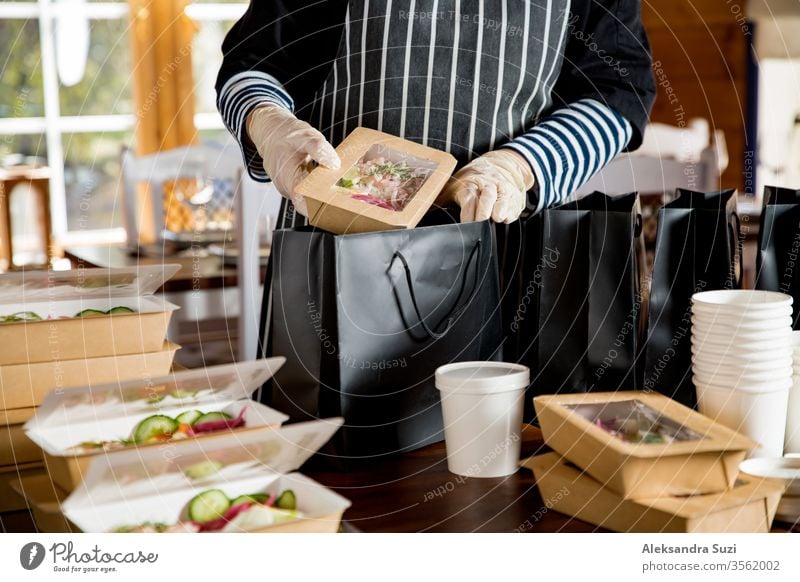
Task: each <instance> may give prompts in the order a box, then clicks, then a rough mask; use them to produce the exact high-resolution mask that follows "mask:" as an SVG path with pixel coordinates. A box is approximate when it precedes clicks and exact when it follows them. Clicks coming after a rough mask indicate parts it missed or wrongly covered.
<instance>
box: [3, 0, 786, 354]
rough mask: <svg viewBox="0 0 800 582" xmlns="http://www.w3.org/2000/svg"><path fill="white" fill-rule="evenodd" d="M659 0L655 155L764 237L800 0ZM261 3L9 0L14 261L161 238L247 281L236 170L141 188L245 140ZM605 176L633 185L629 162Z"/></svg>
mask: <svg viewBox="0 0 800 582" xmlns="http://www.w3.org/2000/svg"><path fill="white" fill-rule="evenodd" d="M641 6H642V14H643V19H644V22H645V25H646V28H647V30H648V33H649V36H650V41H651V45H652V52H653V59H654V67H653V72H654V75H655V77H656V81H657V83H658V89H659V93H658V99H657V101H656V104H655V109H654V111H653V115H652V121H653V126H652V128H653V129H652V131H651V130H648V135H647V137H646V140H645V147H644V148H643V150H642V151H641V152H639V153H638V155H639V156H645V157H648V156H649V157H650V158H652V159H655V160H658V164H659V167H661V168H662V169H663V166H664V163H665V162H664V161H665V160H674V161H675V162H676V163H677V164H678V165H676V166H675V168H676V169H675V170H672V171H673V173H680V172H683V173H684V174H687V173H692V172H695V171H696V172H698V173H699V175H702V177H703V179H702V181H700V182H699V184H698V189H703V188H705V189H710V188H712V187H716V188H721V187H732V188H737V189H738V191H739V193H740V196H741V200H742V205H743V211H742V212H743V213H744V214H745V215H748V213H749V214H750V215H752V216H753V219H752V220H753V222H751V223H750V225H749V228H748V229H747V231H746V234H747V236H748V238H749V239H751V240H752V239H753V238H754V236H755V233H756V232H757V225H755V221H756V220H757V218H756V217H757V214H758V209H759V205H760V201H759V197H760V192H761V190H762V188H763V185H764V184H775V185H785V186H792V187H795V188H796V187H800V131H799V128H800V91H798V87H800V3H798V2H797V1H796V0H769V2H767V0H750V1H749V2H748V1H745V0H670V1H669V2H663V1H659V2H656V1H654V0H645V1H644V2H642V3H641ZM246 8H247V3H246V2H241V1H239V2H237V1H234V0H231V1H217V2H210V1H206V0H106V1H97V0H13V1H0V55H2V57H0V58H2V65H0V73H1V78H0V170H3V171H7V172H11V173H10V174H6V179H7V183H6V186H5V187H4V188H3V189H2V192H3V197H2V200H0V202H2V203H1V204H0V210H3V216H4V217H7V218H3V219H2V220H0V230H2V231H3V232H5V234H4V235H3V236H2V237H0V251H2V254H0V269H13V268H21V267H24V266H26V265H27V266H32V265H45V264H50V265H54V266H56V267H57V268H69V266H73V267H74V266H75V264H76V263H80V264H84V265H88V266H126V265H130V264H136V263H134V262H132V261H133V259H132V258H131V257H142V256H145V255H147V254H148V253H149V254H151V255H152V254H153V248H155V249H156V252H157V253H160V255H161V257H160V258H161V259H162V260H164V257H165V256H166V255H170V256H169V258H170V259H174V258H176V257H178V258H181V257H182V259H183V260H191V261H194V263H192V265H194V266H192V265H190V266H189V267H187V269H188V271H190V272H188V273H187V275H186V276H187V277H188V280H189V281H190V283H186V287H187V288H186V289H182V290H181V292H186V291H187V289H188V290H192V289H193V290H195V291H197V290H198V289H203V290H205V289H210V290H214V289H216V288H217V287H220V286H223V284H224V286H225V287H226V290H227V288H228V287H230V288H233V289H235V288H236V287H237V286H239V287H241V285H239V279H238V277H241V276H243V274H242V270H241V269H242V268H243V267H242V265H240V264H239V262H238V261H237V260H236V252H243V251H242V249H240V248H239V247H236V246H235V245H234V242H235V238H236V237H235V231H236V228H235V226H234V225H235V223H236V220H235V215H236V208H235V206H236V202H235V198H236V193H237V192H238V191H239V183H238V182H236V180H235V178H234V179H231V178H230V176H229V177H227V178H224V179H223V178H219V177H218V176H214V175H211V174H213V172H212V171H211V169H210V164H211V162H208V161H206V162H203V161H202V160H200V161H197V160H194V161H192V160H191V156H190V150H180V151H182V152H183V153H182V154H181V157H180V158H179V159H178V162H179V163H180V165H181V166H182V168H184V170H185V168H186V167H188V166H191V165H192V164H194V165H195V166H196V167H195V168H194V169H191V171H189V172H188V174H189V175H188V183H187V182H186V179H187V176H186V175H185V174H187V172H186V171H184V172H183V175H181V176H178V175H175V176H174V177H173V178H174V179H173V180H171V181H169V183H161V184H160V189H161V191H160V192H157V193H155V194H154V189H153V184H150V185H149V186H148V185H147V184H145V185H142V184H136V182H137V177H136V171H135V170H136V166H135V161H136V160H139V159H149V158H147V156H153V155H159V154H162V153H165V152H170V151H173V150H175V148H181V147H189V148H199V147H201V146H207V147H209V148H217V149H211V150H203V151H213V152H230V151H235V149H236V146H235V145H233V144H232V140H231V138H230V136H229V135H228V134H227V132H226V131H225V129H224V127H223V124H222V120H221V118H220V116H219V115H218V113H217V112H216V108H215V92H214V81H215V77H216V73H217V70H218V67H219V64H220V61H221V52H220V46H221V43H222V40H223V38H224V36H225V34H226V32H227V31H228V30H229V29H230V27H231V26H232V24H233V23H234V22H235V21H236V19H237V18H238V17H239V16H240V15H241V14H243V12H244V11H245V10H246ZM232 147H233V150H231V148H232ZM192 151H193V150H192ZM198 151H200V150H198ZM126 155H127V156H128V157H127V158H126ZM216 157H217V158H218V159H222V153H220V154H219V155H218V156H216ZM126 159H127V160H128V162H127V165H126V162H125V160H126ZM153 163H155V162H153ZM170 163H173V162H170ZM153 167H154V166H150V167H149V168H150V170H149V171H150V172H151V173H152V171H153ZM139 169H140V170H141V167H140V168H139ZM20 172H22V174H20ZM36 172H38V173H36ZM663 173H664V175H663V176H661V175H660V174H659V182H658V184H661V185H663V187H649V188H644V190H653V192H643V193H645V194H652V195H653V196H654V198H652V204H651V207H652V208H656V207H657V206H658V204H660V203H661V202H662V201H663V200H664V197H665V196H669V194H670V192H671V191H672V190H673V189H674V185H675V184H673V182H675V183H676V184H678V185H680V184H681V183H682V182H681V180H677V179H676V180H671V179H670V178H669V176H668V175H667V172H666V171H665V170H664V172H663ZM20 175H23V176H27V178H24V179H22V180H21V181H20V179H19V176H20ZM642 175H643V174H642V173H640V176H642ZM126 176H127V187H126ZM34 178H35V179H37V180H38V182H37V183H38V184H40V185H43V186H46V189H47V196H46V197H42V196H40V195H37V193H36V192H35V190H36V188H34V187H33V185H34V182H32V181H31V180H34ZM181 180H183V182H182V181H181ZM602 185H603V187H604V189H605V190H606V191H609V192H613V191H615V190H616V189H619V190H620V191H628V189H629V188H628V184H626V183H625V182H624V180H623V181H620V182H618V183H617V184H615V183H614V181H613V176H611V177H609V176H606V179H605V180H604V181H603V182H602ZM251 186H252V185H251ZM615 186H616V188H615ZM259 192H261V193H262V194H261V195H260V196H261V198H262V199H263V200H261V199H260V201H259V212H258V213H257V214H262V215H263V216H264V220H263V221H262V222H259V224H257V225H250V226H247V227H242V228H244V232H250V231H252V232H254V233H255V234H251V236H250V238H255V239H257V241H256V244H257V245H258V248H261V249H262V250H264V249H267V250H268V244H269V232H268V231H269V228H270V224H272V225H274V220H273V222H272V223H270V218H269V217H270V216H271V215H274V212H275V204H277V195H276V194H275V192H274V191H272V190H266V189H264V187H261V190H260V191H259ZM6 222H7V224H5V223H6ZM652 228H653V229H654V226H653V227H652ZM651 230H652V229H651ZM43 231H44V234H46V235H47V236H44V235H43ZM240 238H241V237H240ZM240 242H241V241H240ZM166 243H169V244H170V245H171V246H166ZM148 245H150V247H148ZM153 245H155V247H154V246H153ZM214 245H216V247H215V246H214ZM219 245H222V246H223V247H224V249H223V251H222V252H220V251H219V248H218V247H219ZM226 245H227V246H226ZM187 247H191V248H190V249H188V251H187ZM209 247H211V248H210V249H209ZM254 248H255V247H254ZM93 249H94V250H93ZM97 249H101V250H100V251H98V250H97ZM234 251H235V252H234ZM187 252H188V254H187ZM251 252H252V249H251ZM266 252H267V251H266V250H264V252H263V253H260V254H259V258H260V259H263V256H262V255H265V254H266ZM181 253H182V255H181ZM220 254H222V255H227V258H226V257H224V256H223V257H222V258H220V256H219V255H220ZM187 257H188V258H187ZM212 261H217V262H216V263H213V262H212ZM198 265H199V267H198ZM259 265H260V266H261V267H262V268H263V262H262V263H259V264H258V265H256V268H257V267H258V266H259ZM251 274H252V269H251ZM206 275H208V277H206ZM245 276H246V273H245ZM215 277H216V278H215ZM256 278H257V275H256ZM192 281H193V282H192ZM227 291H229V293H230V292H233V291H230V290H227ZM209 293H210V291H209ZM220 293H221V295H220V299H219V308H218V309H217V311H219V312H220V313H222V314H223V315H225V316H227V317H226V318H224V319H225V321H226V322H227V323H225V325H224V326H223V333H221V334H220V337H223V338H224V339H225V340H226V341H228V342H229V343H230V342H231V341H232V340H231V338H232V337H235V336H236V334H237V333H244V331H243V330H242V328H241V326H240V325H238V324H237V325H234V324H233V323H231V322H232V321H233V322H235V319H236V317H238V313H237V309H238V307H236V306H235V305H233V304H235V303H237V301H233V299H232V298H226V296H225V294H224V293H223V292H220ZM258 294H259V289H258V288H255V287H254V288H253V289H252V293H251V294H250V295H248V296H247V297H244V298H242V297H240V298H239V299H238V303H239V304H241V303H242V301H247V302H249V303H251V304H253V305H252V307H253V310H254V312H255V311H256V310H257V305H256V304H257V303H258V299H257V297H258ZM203 309H205V308H203ZM209 309H211V308H209ZM197 310H198V311H197V317H195V320H197V321H210V320H212V319H213V317H211V315H210V314H211V313H212V311H213V309H211V311H209V310H206V311H203V310H201V309H200V307H197ZM220 321H221V320H220ZM195 327H196V326H195ZM247 333H248V334H250V335H251V336H252V335H253V334H254V333H255V331H254V330H253V329H249V330H248V331H247ZM212 335H213V334H212ZM209 337H211V336H209ZM185 340H186V338H184V341H185ZM182 343H183V342H182ZM221 357H222V358H223V359H225V358H227V357H228V355H223V356H221Z"/></svg>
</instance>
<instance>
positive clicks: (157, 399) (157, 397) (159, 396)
mask: <svg viewBox="0 0 800 582" xmlns="http://www.w3.org/2000/svg"><path fill="white" fill-rule="evenodd" d="M164 398H166V396H164V395H163V394H154V395H153V396H149V397H148V398H147V403H148V404H158V403H159V402H161V401H162V400H164Z"/></svg>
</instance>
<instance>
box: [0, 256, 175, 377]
mask: <svg viewBox="0 0 800 582" xmlns="http://www.w3.org/2000/svg"><path fill="white" fill-rule="evenodd" d="M179 269H180V265H151V266H146V267H136V268H126V269H77V270H73V271H63V272H61V271H59V272H51V271H36V272H30V273H28V272H26V273H8V274H4V275H2V276H0V316H3V317H5V316H9V315H13V314H21V313H35V314H36V315H37V316H38V317H40V318H41V319H40V320H37V321H30V320H28V321H15V322H6V323H2V324H0V346H3V349H2V350H0V365H6V364H26V363H36V362H57V361H62V360H74V359H78V358H92V357H99V356H117V355H124V354H137V353H144V352H155V351H157V350H159V349H161V344H162V343H163V342H164V338H165V337H166V332H167V326H168V325H169V321H170V318H171V317H172V312H173V311H174V310H176V309H178V307H177V306H176V305H173V304H172V303H169V302H168V301H165V300H164V299H163V298H161V297H155V296H154V295H153V293H154V292H155V291H156V290H157V289H159V288H160V287H161V286H162V285H163V284H164V282H165V281H166V280H168V279H169V278H170V277H172V276H173V275H174V274H175V273H176V272H177V271H178V270H179ZM113 307H128V308H130V309H132V310H133V311H134V313H118V314H113V315H109V314H104V315H91V316H88V317H76V315H77V314H78V313H79V312H82V311H84V310H86V309H95V310H100V311H108V310H110V309H111V308H113Z"/></svg>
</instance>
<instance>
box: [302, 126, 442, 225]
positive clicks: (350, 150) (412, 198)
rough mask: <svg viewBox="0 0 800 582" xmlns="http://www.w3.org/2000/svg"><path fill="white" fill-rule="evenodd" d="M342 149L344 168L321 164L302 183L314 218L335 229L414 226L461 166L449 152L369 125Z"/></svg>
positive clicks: (310, 216) (316, 222)
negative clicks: (370, 127)
mask: <svg viewBox="0 0 800 582" xmlns="http://www.w3.org/2000/svg"><path fill="white" fill-rule="evenodd" d="M336 151H337V153H338V154H339V157H340V159H341V161H342V164H341V167H340V168H339V169H336V170H330V169H328V168H324V167H322V166H319V167H317V168H315V169H314V170H312V171H311V173H310V174H309V175H308V176H307V177H306V178H305V179H304V180H303V181H302V182H300V184H298V186H297V188H296V193H297V194H300V195H301V196H303V197H304V198H305V202H306V205H307V207H308V219H309V222H310V223H311V224H312V225H314V226H316V227H318V228H322V229H324V230H327V231H329V232H332V233H334V234H352V233H362V232H376V231H382V230H390V229H398V228H414V227H415V226H416V225H417V224H418V223H419V221H420V220H421V219H422V217H423V216H424V215H425V213H426V212H427V211H428V209H430V207H431V206H432V205H433V203H434V202H435V201H436V198H437V197H438V196H439V193H440V192H441V190H442V188H443V187H444V185H445V184H446V183H447V181H448V180H449V179H450V175H451V174H452V173H453V170H454V169H455V166H456V159H455V158H454V157H453V156H451V155H450V154H448V153H446V152H443V151H440V150H436V149H434V148H430V147H427V146H424V145H421V144H418V143H415V142H412V141H409V140H405V139H402V138H399V137H395V136H393V135H389V134H386V133H382V132H380V131H375V130H373V129H367V128H364V127H358V128H356V129H355V130H353V131H352V133H350V134H349V135H348V136H347V137H346V138H345V139H344V141H342V143H341V144H340V145H339V147H337V148H336Z"/></svg>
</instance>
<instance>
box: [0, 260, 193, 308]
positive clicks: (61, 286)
mask: <svg viewBox="0 0 800 582" xmlns="http://www.w3.org/2000/svg"><path fill="white" fill-rule="evenodd" d="M180 268H181V266H180V265H147V266H142V267H127V268H124V269H73V270H70V271H31V272H22V273H6V274H4V275H3V276H2V278H0V304H2V303H36V302H42V301H60V300H63V299H86V298H104V297H138V296H141V295H152V294H153V293H155V292H156V290H158V289H159V288H160V287H161V286H162V285H164V282H165V281H168V280H169V279H171V278H172V276H173V275H175V273H177V272H178V271H179V270H180Z"/></svg>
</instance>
